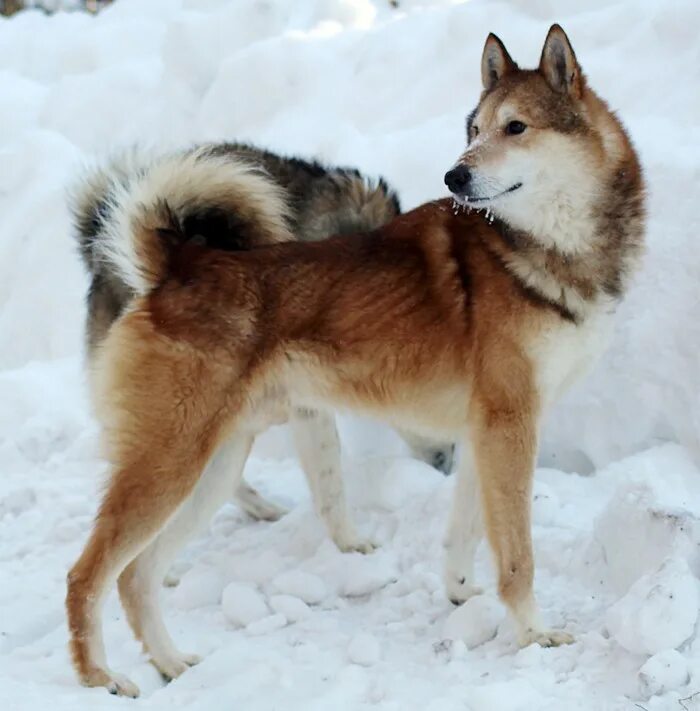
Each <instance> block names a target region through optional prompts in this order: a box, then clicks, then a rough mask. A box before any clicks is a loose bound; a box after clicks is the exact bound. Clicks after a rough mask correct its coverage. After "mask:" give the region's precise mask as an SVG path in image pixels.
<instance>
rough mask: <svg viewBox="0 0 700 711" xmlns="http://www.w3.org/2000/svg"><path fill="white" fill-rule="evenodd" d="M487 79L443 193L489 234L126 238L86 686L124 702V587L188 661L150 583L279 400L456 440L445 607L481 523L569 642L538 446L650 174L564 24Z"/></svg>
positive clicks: (525, 633)
mask: <svg viewBox="0 0 700 711" xmlns="http://www.w3.org/2000/svg"><path fill="white" fill-rule="evenodd" d="M483 77H484V85H485V88H484V93H483V95H482V98H481V101H480V104H479V107H477V111H476V112H475V114H474V116H473V118H472V120H471V122H470V132H471V136H470V139H471V140H470V144H469V147H468V148H467V151H466V152H465V154H464V156H463V158H462V159H461V161H460V163H459V165H458V166H457V167H456V168H454V169H453V170H452V171H450V173H448V175H447V176H446V180H447V182H448V184H449V185H450V188H451V190H452V191H453V193H454V194H455V196H456V197H457V198H458V199H459V200H460V201H461V202H463V203H465V204H466V205H470V206H475V207H476V206H480V205H483V206H488V207H489V208H490V210H491V211H492V213H493V215H494V216H495V219H494V221H493V222H490V221H489V220H488V219H487V218H486V217H485V216H484V214H482V213H481V212H478V211H474V212H466V211H458V212H457V214H455V211H454V209H453V205H452V202H451V201H450V200H441V201H437V202H431V203H428V204H426V205H423V206H422V207H419V208H418V209H416V210H414V211H413V212H410V213H408V214H406V215H403V216H401V217H398V218H397V219H395V220H394V221H393V222H391V223H390V224H389V225H387V226H386V227H384V228H381V229H379V230H376V231H374V232H371V233H368V234H365V235H360V236H353V237H347V236H339V237H334V238H331V239H329V240H327V241H323V242H316V243H300V242H287V243H282V244H278V245H274V246H269V247H263V248H260V249H256V250H251V251H248V252H240V253H226V252H221V251H216V250H211V249H206V248H204V247H201V246H198V245H196V244H188V245H185V246H184V247H183V246H180V247H177V248H174V247H172V246H168V245H171V244H172V242H170V241H168V240H164V239H163V236H162V233H163V230H165V231H166V233H167V231H168V230H169V229H174V226H173V225H168V224H158V225H156V224H150V223H148V222H144V221H140V222H139V221H138V220H137V221H135V222H134V224H133V225H132V230H133V239H134V242H133V244H134V245H135V246H134V248H133V250H132V253H133V254H134V255H135V256H134V259H135V260H137V261H136V263H135V264H134V265H127V267H126V268H129V269H132V268H134V269H136V270H137V273H138V275H139V277H140V278H141V277H142V278H143V279H144V281H145V282H146V283H145V284H143V285H142V286H139V289H140V291H141V293H142V294H143V295H142V296H141V297H140V298H138V299H137V300H136V301H135V302H134V303H133V306H132V307H131V308H130V310H129V311H128V312H127V313H126V314H125V315H124V316H123V317H122V318H121V319H120V320H119V321H118V322H117V323H116V324H115V325H114V327H113V328H112V329H111V331H110V333H109V335H108V336H107V339H106V341H105V343H104V347H103V348H102V350H101V353H100V354H99V356H98V359H97V363H96V370H97V374H96V381H97V389H98V391H99V392H98V397H99V400H100V406H101V419H102V422H103V425H104V434H105V443H106V445H107V452H108V457H109V460H110V462H111V464H112V477H111V481H110V484H109V488H108V490H107V493H106V495H105V497H104V500H103V502H102V504H101V507H100V510H99V513H98V516H97V519H96V522H95V527H94V530H93V532H92V535H91V537H90V540H89V541H88V543H87V546H86V548H85V551H84V553H83V555H82V556H81V558H80V560H79V561H78V562H77V563H76V565H75V566H74V568H73V570H72V571H71V573H70V575H69V579H68V598H67V607H68V617H69V625H70V632H71V650H72V654H73V660H74V663H75V666H76V669H77V671H78V674H79V676H80V678H81V680H82V681H83V683H85V684H88V685H104V686H107V687H108V688H110V689H111V690H112V691H114V692H115V693H124V694H129V695H135V694H136V693H137V689H136V687H135V686H134V685H133V684H131V683H130V682H129V681H128V680H126V679H124V678H122V677H120V676H118V675H116V674H114V673H113V672H111V671H110V670H109V668H108V667H107V664H106V659H105V654H104V647H103V643H102V637H101V626H100V609H101V603H102V600H103V598H104V595H105V594H106V591H107V590H108V588H109V587H110V586H111V584H112V583H113V582H114V581H115V580H117V579H118V583H119V591H120V594H121V597H122V600H123V602H124V605H125V607H126V609H127V616H128V619H129V622H130V624H131V626H132V628H133V630H134V632H135V634H136V635H137V636H138V637H139V639H141V641H142V642H143V644H144V648H145V650H146V651H147V653H148V654H149V655H150V656H151V658H152V660H153V662H154V664H155V665H156V666H157V667H158V668H159V669H160V670H161V671H162V672H163V674H164V675H165V676H167V677H174V676H177V675H178V674H180V673H182V672H183V671H184V670H185V669H186V668H187V666H188V665H189V664H191V663H193V662H194V661H195V660H196V659H195V658H194V657H192V656H190V655H185V654H182V653H180V652H179V651H177V649H176V648H175V646H174V644H173V642H172V640H171V639H170V637H169V635H168V633H167V631H166V630H165V627H164V625H163V622H162V619H161V615H160V611H159V609H158V604H157V595H158V589H159V585H160V582H161V580H162V576H163V573H164V571H165V568H166V566H167V564H168V562H169V560H170V559H171V557H172V556H173V555H174V553H175V552H176V551H177V550H178V548H179V547H180V545H181V544H182V542H183V541H184V539H185V538H186V537H187V536H188V535H189V533H190V531H191V530H192V529H193V528H194V527H195V526H196V525H197V524H198V522H201V521H202V520H206V519H207V518H208V517H209V516H210V515H211V514H212V513H213V512H214V511H215V510H216V508H217V506H218V505H219V504H220V503H221V502H222V501H223V500H225V498H226V495H227V493H228V492H229V491H230V490H231V487H232V486H233V484H234V482H235V481H238V480H239V479H240V476H241V470H242V468H243V464H244V462H245V459H246V456H247V453H248V450H249V448H250V444H251V442H252V440H253V438H254V436H255V434H256V433H257V432H259V431H260V430H262V429H264V428H265V427H267V426H268V424H269V423H270V422H272V421H275V419H276V418H278V417H279V416H280V415H281V416H285V414H286V413H287V412H288V411H289V410H290V409H292V410H293V411H294V412H296V413H298V416H299V417H303V413H304V408H310V409H312V410H321V411H322V410H324V409H333V408H339V407H342V408H351V409H354V410H357V411H360V412H365V413H369V414H372V415H375V416H379V417H381V418H383V419H385V420H387V421H389V422H390V423H392V424H394V425H396V426H398V427H403V428H407V429H409V430H411V431H420V432H423V433H425V434H426V435H429V436H433V437H434V436H439V437H443V438H455V439H459V440H461V441H462V442H463V444H464V449H465V456H464V457H463V458H462V460H463V461H462V462H461V466H460V471H459V474H458V476H459V479H458V482H457V486H456V491H455V503H454V509H453V513H452V517H451V520H450V526H449V531H448V539H447V566H446V583H447V588H448V594H449V595H450V597H452V598H453V599H455V600H457V601H460V600H463V599H466V597H468V595H469V594H471V593H473V592H474V590H475V588H474V580H473V576H472V567H473V560H472V559H473V554H474V550H475V548H476V544H477V542H478V539H479V537H480V535H481V530H482V524H481V521H482V519H483V528H484V530H485V532H486V536H487V538H488V541H489V543H490V545H491V548H492V550H493V553H494V558H495V562H496V566H497V570H498V578H499V592H500V595H501V598H502V599H503V601H504V603H505V604H506V605H507V606H508V608H509V609H510V611H511V613H512V616H513V619H514V621H515V624H516V626H517V633H518V636H519V640H520V642H521V643H522V644H528V643H530V642H538V643H540V644H543V645H551V644H559V643H562V642H568V641H570V640H571V638H570V637H569V635H567V634H566V633H564V632H559V631H553V630H550V629H547V628H546V627H545V626H543V624H542V623H541V621H540V620H539V616H538V612H537V605H536V603H535V599H534V596H533V570H534V566H533V556H532V542H531V534H530V499H531V489H532V475H533V468H534V462H535V454H536V449H537V432H538V426H539V422H540V419H541V416H542V413H543V411H544V409H545V408H546V406H547V405H548V404H549V403H550V402H551V401H552V399H554V397H556V395H557V394H558V393H559V392H560V391H561V390H562V389H563V388H564V387H566V385H567V384H568V383H569V382H570V380H571V379H572V378H573V377H575V376H576V375H577V374H578V373H579V372H581V371H582V369H583V368H584V366H585V365H586V364H587V362H588V361H590V360H591V358H592V357H593V355H594V353H595V352H596V351H597V350H598V349H599V348H600V346H601V344H602V341H603V339H602V337H601V335H600V334H601V332H604V331H605V328H606V322H607V320H608V318H609V313H610V312H611V311H612V310H613V309H614V307H615V303H616V301H617V300H618V299H619V297H620V295H621V294H622V293H623V291H624V288H625V285H626V282H627V276H628V273H629V272H630V270H631V269H632V268H633V266H634V263H635V261H636V258H637V256H638V252H639V250H640V248H641V243H642V225H643V197H642V193H643V187H642V179H641V173H640V169H639V165H638V162H637V159H636V156H635V153H634V151H633V149H632V146H631V144H630V142H629V140H628V138H627V136H626V134H625V132H624V130H623V128H622V127H621V125H620V124H619V122H618V121H617V119H616V118H615V117H614V116H613V114H611V113H610V112H609V111H608V110H607V109H606V107H605V105H604V103H603V102H602V101H601V100H600V99H598V98H597V97H596V96H595V94H594V93H593V92H592V91H591V90H590V89H589V88H588V86H587V84H586V81H585V78H584V76H583V73H582V72H581V70H580V68H579V66H578V63H577V62H576V59H575V56H574V54H573V51H572V50H571V47H570V46H569V43H568V40H567V39H566V36H565V35H564V33H563V31H562V30H561V28H559V27H558V26H555V27H553V28H552V30H550V33H549V35H548V38H547V41H546V43H545V47H544V50H543V54H542V61H541V64H540V67H539V69H538V70H536V71H521V70H519V69H518V68H517V67H516V65H515V63H514V62H513V61H512V59H510V57H508V55H507V52H506V51H505V48H504V47H503V45H502V44H501V43H500V41H499V40H497V39H496V38H495V37H493V36H490V37H489V39H488V40H487V44H486V48H485V51H484V60H483ZM528 156H530V158H529V159H528ZM586 161H588V162H586ZM572 166H573V168H572ZM574 168H575V175H574V177H576V180H574V181H573V182H572V180H571V178H572V172H571V171H572V170H573V169H574ZM589 185H590V186H595V189H594V190H593V189H589V187H588V186H589ZM261 209H265V208H264V206H263V207H262V208H261ZM166 217H167V215H164V216H163V218H164V219H166ZM107 253H108V254H110V253H113V250H107ZM224 461H226V462H227V465H226V466H223V465H222V462H224ZM316 485H317V486H318V487H319V488H321V489H323V488H324V487H325V486H326V484H325V483H324V470H323V468H322V467H321V468H319V471H318V476H317V479H316ZM475 502H479V503H477V504H475Z"/></svg>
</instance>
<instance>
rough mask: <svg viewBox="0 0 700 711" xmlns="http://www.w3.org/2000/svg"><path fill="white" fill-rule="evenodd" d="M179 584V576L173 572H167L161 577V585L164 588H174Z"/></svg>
mask: <svg viewBox="0 0 700 711" xmlns="http://www.w3.org/2000/svg"><path fill="white" fill-rule="evenodd" d="M179 584H180V577H179V576H178V575H175V573H167V574H166V576H165V577H164V578H163V586H164V587H166V588H176V587H177V586H178V585H179Z"/></svg>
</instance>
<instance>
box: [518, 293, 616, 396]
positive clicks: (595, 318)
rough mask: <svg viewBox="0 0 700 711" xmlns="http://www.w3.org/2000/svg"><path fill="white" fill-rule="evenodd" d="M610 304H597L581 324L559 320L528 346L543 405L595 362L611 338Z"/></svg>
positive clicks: (566, 387)
mask: <svg viewBox="0 0 700 711" xmlns="http://www.w3.org/2000/svg"><path fill="white" fill-rule="evenodd" d="M612 325H613V307H612V305H611V304H609V303H606V304H604V305H601V306H599V307H598V308H596V309H595V310H594V311H593V312H591V313H590V314H589V315H588V317H587V318H586V319H585V320H584V321H583V322H582V323H580V324H578V325H576V324H573V323H569V322H565V321H560V322H558V323H556V324H553V325H552V326H551V327H548V328H546V329H545V330H544V331H542V332H541V333H539V334H538V336H537V338H536V340H535V341H534V342H533V343H532V345H531V347H530V356H531V357H532V359H533V363H534V366H535V372H536V378H537V385H538V389H539V393H540V398H541V403H542V405H543V408H547V407H549V406H550V405H552V403H554V402H555V401H556V400H557V399H558V398H559V397H560V396H561V395H562V394H563V393H564V392H565V391H566V390H567V389H568V388H569V387H571V385H572V384H573V383H574V382H575V381H576V380H578V379H579V378H580V377H582V376H583V375H584V374H585V373H586V372H587V371H588V370H589V369H590V368H591V366H592V365H593V364H594V363H595V362H596V360H597V359H598V358H599V357H600V355H601V354H602V353H603V352H604V350H605V348H606V347H607V345H608V342H609V341H610V336H611V334H612Z"/></svg>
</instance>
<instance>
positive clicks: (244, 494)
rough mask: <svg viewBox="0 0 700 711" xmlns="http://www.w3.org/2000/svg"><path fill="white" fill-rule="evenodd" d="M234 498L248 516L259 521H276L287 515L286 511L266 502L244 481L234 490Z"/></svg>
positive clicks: (270, 502)
mask: <svg viewBox="0 0 700 711" xmlns="http://www.w3.org/2000/svg"><path fill="white" fill-rule="evenodd" d="M234 498H235V500H236V502H237V503H238V504H239V505H240V507H241V508H242V509H243V510H244V511H245V512H246V513H247V514H248V515H249V516H252V517H253V518H255V519H258V520H259V521H277V520H278V519H280V518H282V516H284V515H285V514H286V513H287V511H286V509H283V508H282V507H281V506H278V505H277V504H273V503H272V501H268V500H267V499H266V498H265V497H264V496H263V495H262V494H261V493H260V492H259V491H258V490H257V489H255V488H253V487H252V486H251V485H250V484H248V482H246V481H245V480H244V479H242V480H241V483H240V484H239V485H238V487H237V488H236V490H235V492H234Z"/></svg>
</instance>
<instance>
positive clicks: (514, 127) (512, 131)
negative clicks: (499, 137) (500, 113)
mask: <svg viewBox="0 0 700 711" xmlns="http://www.w3.org/2000/svg"><path fill="white" fill-rule="evenodd" d="M526 128H527V126H526V125H525V124H524V123H523V122H522V121H511V122H510V123H509V124H508V125H507V126H506V133H507V134H508V135H509V136H517V135H518V134H519V133H522V132H523V131H524V130H525V129H526Z"/></svg>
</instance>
